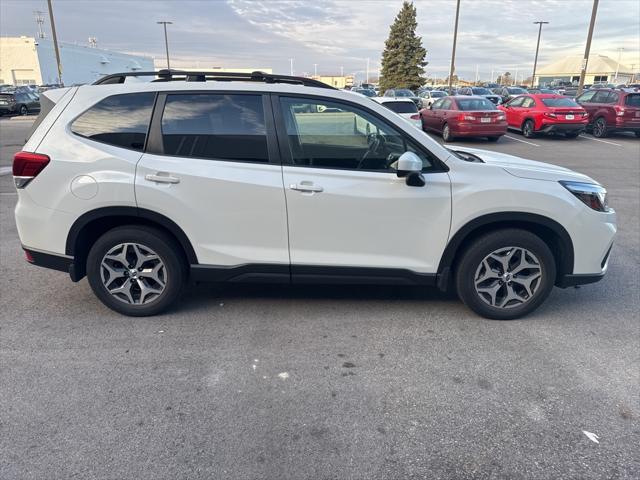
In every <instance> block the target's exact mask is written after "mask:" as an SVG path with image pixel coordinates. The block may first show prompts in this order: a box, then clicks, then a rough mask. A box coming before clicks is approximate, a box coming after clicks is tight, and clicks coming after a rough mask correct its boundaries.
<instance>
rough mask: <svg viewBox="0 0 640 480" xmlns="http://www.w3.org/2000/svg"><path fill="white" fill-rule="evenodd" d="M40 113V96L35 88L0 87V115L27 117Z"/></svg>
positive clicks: (28, 86) (27, 86)
mask: <svg viewBox="0 0 640 480" xmlns="http://www.w3.org/2000/svg"><path fill="white" fill-rule="evenodd" d="M39 111H40V94H39V92H38V89H37V88H35V86H31V85H25V86H19V87H13V86H11V85H2V86H0V115H29V114H30V113H37V112H39Z"/></svg>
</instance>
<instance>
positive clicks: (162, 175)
mask: <svg viewBox="0 0 640 480" xmlns="http://www.w3.org/2000/svg"><path fill="white" fill-rule="evenodd" d="M144 178H145V180H149V181H150V182H156V183H180V179H179V178H177V177H173V176H171V175H170V174H169V173H166V172H158V173H156V174H151V173H150V174H148V175H145V176H144Z"/></svg>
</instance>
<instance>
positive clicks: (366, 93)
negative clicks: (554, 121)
mask: <svg viewBox="0 0 640 480" xmlns="http://www.w3.org/2000/svg"><path fill="white" fill-rule="evenodd" d="M356 92H358V93H361V94H362V95H364V96H365V97H376V96H377V95H376V92H375V91H373V90H369V89H368V88H361V89H359V90H356Z"/></svg>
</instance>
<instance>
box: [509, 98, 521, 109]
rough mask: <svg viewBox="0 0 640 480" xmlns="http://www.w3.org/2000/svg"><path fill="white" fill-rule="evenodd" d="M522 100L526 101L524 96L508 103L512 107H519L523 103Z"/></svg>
mask: <svg viewBox="0 0 640 480" xmlns="http://www.w3.org/2000/svg"><path fill="white" fill-rule="evenodd" d="M522 102H524V97H516V98H514V99H513V100H511V101H510V102H508V103H507V105H509V106H510V107H519V106H521V105H522Z"/></svg>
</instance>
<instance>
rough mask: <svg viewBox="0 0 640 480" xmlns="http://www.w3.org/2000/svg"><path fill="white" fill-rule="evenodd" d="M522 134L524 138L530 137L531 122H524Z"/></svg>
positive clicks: (531, 131)
mask: <svg viewBox="0 0 640 480" xmlns="http://www.w3.org/2000/svg"><path fill="white" fill-rule="evenodd" d="M522 134H523V135H524V136H525V137H530V136H531V135H532V134H533V125H532V124H531V122H530V121H529V120H527V121H526V122H524V125H523V127H522Z"/></svg>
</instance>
